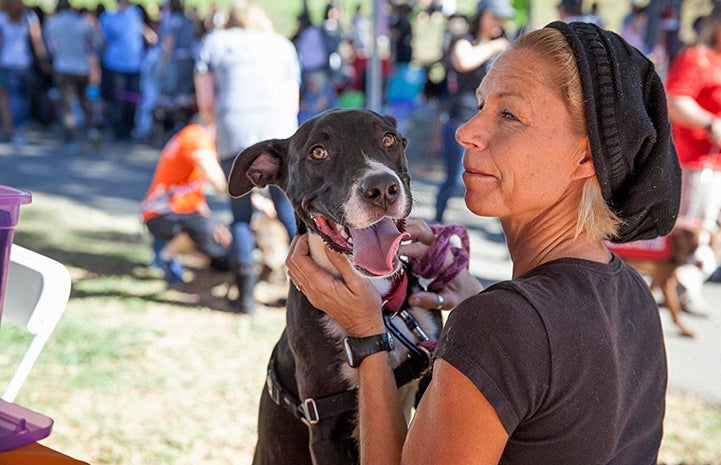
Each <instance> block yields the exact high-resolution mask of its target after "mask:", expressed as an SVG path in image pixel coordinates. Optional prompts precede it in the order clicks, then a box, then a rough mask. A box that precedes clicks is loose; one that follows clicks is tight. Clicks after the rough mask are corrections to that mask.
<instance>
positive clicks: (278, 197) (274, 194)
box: [220, 157, 296, 263]
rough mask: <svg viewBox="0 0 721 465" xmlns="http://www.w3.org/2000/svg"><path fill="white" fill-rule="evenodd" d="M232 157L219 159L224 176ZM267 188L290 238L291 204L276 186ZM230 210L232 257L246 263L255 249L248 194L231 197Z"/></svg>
mask: <svg viewBox="0 0 721 465" xmlns="http://www.w3.org/2000/svg"><path fill="white" fill-rule="evenodd" d="M234 159H235V157H230V158H225V159H223V160H221V161H220V165H221V166H222V167H223V171H225V175H226V176H229V175H230V170H231V168H232V167H233V161H234ZM269 190H270V198H271V199H272V200H273V203H274V204H275V210H276V212H277V213H278V219H279V220H280V222H281V223H283V226H285V229H286V231H288V237H291V238H292V237H293V236H295V233H296V224H295V212H294V211H293V205H292V204H291V203H290V200H288V197H286V196H285V194H284V193H283V191H282V190H280V188H278V187H277V186H270V188H269ZM230 211H231V213H232V215H233V222H232V223H231V225H230V232H231V233H232V234H233V246H232V251H231V253H232V257H233V259H235V260H237V261H238V262H239V263H248V262H250V261H252V259H253V255H252V254H253V249H255V238H254V237H253V231H251V229H250V219H251V217H252V216H253V211H254V210H253V205H252V204H251V203H250V194H247V195H244V196H242V197H238V198H231V199H230Z"/></svg>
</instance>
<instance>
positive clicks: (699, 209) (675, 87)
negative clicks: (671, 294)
mask: <svg viewBox="0 0 721 465" xmlns="http://www.w3.org/2000/svg"><path fill="white" fill-rule="evenodd" d="M666 92H667V95H668V114H669V119H670V120H671V127H672V134H673V139H674V142H675V145H676V150H677V152H678V158H679V162H680V164H681V168H682V171H683V183H682V191H681V209H680V211H679V223H684V224H690V225H692V226H702V227H703V228H705V229H707V230H709V231H711V232H713V231H716V230H717V229H718V227H719V223H718V222H719V214H720V213H721V6H718V5H717V6H716V7H715V8H714V10H713V11H712V12H711V13H710V14H709V15H708V16H706V17H705V18H703V20H702V22H701V27H700V29H699V35H698V41H697V43H696V44H695V45H693V46H690V47H688V48H686V49H685V50H684V51H683V52H682V53H681V54H680V55H679V56H678V57H677V58H676V59H675V60H674V62H673V63H672V65H671V67H670V68H669V71H668V75H667V77H666ZM718 258H719V257H716V259H717V260H718ZM717 264H718V262H716V263H711V264H710V265H707V266H705V269H703V270H701V269H699V268H698V267H696V266H695V265H693V264H689V265H685V266H683V267H681V268H680V269H679V270H678V271H677V276H678V280H679V282H680V284H681V287H682V289H681V291H682V292H681V299H682V307H683V308H684V309H685V310H687V311H697V312H703V311H705V306H706V305H705V302H704V301H703V297H702V296H701V285H702V284H703V282H704V281H705V280H706V279H707V278H708V277H709V276H710V275H711V274H712V273H713V271H714V270H715V269H716V266H715V265H717Z"/></svg>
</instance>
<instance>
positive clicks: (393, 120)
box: [383, 115, 398, 128]
mask: <svg viewBox="0 0 721 465" xmlns="http://www.w3.org/2000/svg"><path fill="white" fill-rule="evenodd" d="M383 118H385V119H386V120H388V122H389V123H391V124H392V125H393V127H394V128H397V127H398V120H397V119H396V117H395V116H392V115H383Z"/></svg>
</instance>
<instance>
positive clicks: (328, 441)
mask: <svg viewBox="0 0 721 465" xmlns="http://www.w3.org/2000/svg"><path fill="white" fill-rule="evenodd" d="M293 294H296V295H293ZM288 304H289V305H288V321H287V325H288V329H287V331H288V333H287V334H288V342H289V344H290V346H291V350H292V351H293V356H294V359H295V367H296V372H295V374H296V381H297V385H298V396H299V400H300V402H301V403H303V404H305V409H307V410H308V416H307V417H306V419H305V420H306V423H307V424H308V431H309V434H310V437H309V444H308V447H309V449H310V454H311V458H312V460H313V464H314V465H345V464H348V465H351V464H355V463H358V454H357V446H356V443H355V440H354V439H353V438H352V433H353V429H354V427H355V415H356V414H355V411H356V403H355V392H354V391H351V392H350V393H348V391H349V385H348V382H347V381H346V380H345V378H343V376H342V375H341V374H340V373H341V370H342V367H343V361H342V359H341V358H340V357H339V355H340V352H339V348H340V346H339V343H338V342H339V340H338V339H337V338H336V337H333V336H329V335H328V334H327V332H326V331H327V328H326V327H325V325H324V319H325V318H327V317H326V316H325V314H324V313H323V312H321V311H319V310H317V309H315V308H313V307H312V306H311V305H310V303H309V302H308V300H307V299H306V298H305V296H303V295H302V294H300V293H299V292H298V291H297V290H296V289H294V288H293V289H291V296H289V299H288ZM349 398H350V399H351V401H349V400H348V399H349ZM328 399H333V400H332V401H330V402H328ZM336 399H338V402H335V400H336ZM316 401H317V404H316ZM316 405H317V406H318V410H317V411H315V410H314V408H315V407H316ZM328 405H332V406H333V408H331V409H330V410H328V409H325V410H324V408H323V407H325V406H328ZM336 407H337V408H336ZM329 412H330V414H328V413H329ZM316 413H317V414H318V416H317V417H316Z"/></svg>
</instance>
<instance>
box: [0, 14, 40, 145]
mask: <svg viewBox="0 0 721 465" xmlns="http://www.w3.org/2000/svg"><path fill="white" fill-rule="evenodd" d="M0 6H1V7H2V11H0V81H2V82H3V83H4V86H5V89H6V91H7V96H8V104H9V112H7V110H6V111H5V112H4V113H5V115H4V117H9V121H7V122H5V121H4V123H6V131H7V132H8V133H10V136H11V140H12V142H13V144H16V145H23V144H24V143H25V130H26V125H27V122H28V120H29V118H30V106H31V102H30V92H31V87H32V82H33V80H34V79H35V75H34V71H33V59H34V57H37V59H38V60H39V61H40V63H41V64H42V65H43V71H49V70H48V69H47V68H46V64H47V63H48V61H47V58H48V56H47V52H46V50H45V45H44V43H43V37H42V26H41V25H40V19H39V18H38V16H37V15H36V14H35V12H33V11H32V10H31V9H29V8H27V7H26V6H25V4H24V3H23V2H22V0H2V3H1V4H0ZM8 113H9V114H8Z"/></svg>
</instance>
